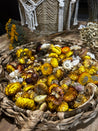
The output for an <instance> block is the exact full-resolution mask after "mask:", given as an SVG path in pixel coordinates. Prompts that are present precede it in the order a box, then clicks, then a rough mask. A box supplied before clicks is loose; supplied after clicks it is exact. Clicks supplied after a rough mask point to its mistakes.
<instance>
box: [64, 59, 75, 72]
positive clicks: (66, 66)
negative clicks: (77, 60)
mask: <svg viewBox="0 0 98 131" xmlns="http://www.w3.org/2000/svg"><path fill="white" fill-rule="evenodd" d="M72 67H73V66H72V63H71V61H70V60H66V61H64V62H63V68H64V69H65V70H71V69H72Z"/></svg>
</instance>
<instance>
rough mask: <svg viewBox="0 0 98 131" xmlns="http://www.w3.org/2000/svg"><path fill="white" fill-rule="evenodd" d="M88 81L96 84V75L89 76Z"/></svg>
mask: <svg viewBox="0 0 98 131" xmlns="http://www.w3.org/2000/svg"><path fill="white" fill-rule="evenodd" d="M90 82H92V83H94V84H96V85H98V75H93V76H91V80H90Z"/></svg>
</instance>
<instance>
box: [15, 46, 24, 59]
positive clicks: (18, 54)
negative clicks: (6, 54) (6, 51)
mask: <svg viewBox="0 0 98 131" xmlns="http://www.w3.org/2000/svg"><path fill="white" fill-rule="evenodd" d="M22 53H23V49H21V48H20V49H18V50H17V51H16V56H17V57H21V54H22Z"/></svg>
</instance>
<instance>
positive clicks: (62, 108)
mask: <svg viewBox="0 0 98 131" xmlns="http://www.w3.org/2000/svg"><path fill="white" fill-rule="evenodd" d="M68 108H69V107H68V104H67V103H66V102H62V103H61V105H59V106H58V108H57V111H60V112H65V111H67V110H68Z"/></svg>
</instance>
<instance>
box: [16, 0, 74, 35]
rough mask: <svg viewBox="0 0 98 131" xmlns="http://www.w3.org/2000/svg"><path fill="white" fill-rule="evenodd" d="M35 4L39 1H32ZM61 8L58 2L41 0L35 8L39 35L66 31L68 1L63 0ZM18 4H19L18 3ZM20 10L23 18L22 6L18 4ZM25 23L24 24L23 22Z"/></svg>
mask: <svg viewBox="0 0 98 131" xmlns="http://www.w3.org/2000/svg"><path fill="white" fill-rule="evenodd" d="M32 1H33V2H35V3H37V2H39V1H40V0H32ZM62 2H63V4H64V5H63V6H62V5H60V2H59V0H43V2H41V3H40V4H39V5H38V6H37V7H36V16H37V22H38V26H37V27H36V29H37V31H40V33H41V34H51V33H56V32H60V31H63V30H64V29H66V26H67V22H68V14H69V2H70V1H69V0H64V1H62ZM19 3H20V2H19ZM20 9H21V12H22V14H23V17H25V12H24V8H23V6H22V4H20ZM73 11H74V4H73V5H72V13H73ZM24 23H25V22H24Z"/></svg>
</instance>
